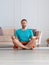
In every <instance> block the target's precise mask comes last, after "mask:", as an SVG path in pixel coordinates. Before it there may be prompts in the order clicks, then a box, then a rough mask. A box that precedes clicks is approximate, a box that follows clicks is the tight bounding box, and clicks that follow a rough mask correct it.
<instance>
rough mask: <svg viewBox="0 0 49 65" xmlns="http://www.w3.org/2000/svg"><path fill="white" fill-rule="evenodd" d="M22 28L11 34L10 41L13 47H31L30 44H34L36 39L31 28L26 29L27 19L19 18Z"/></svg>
mask: <svg viewBox="0 0 49 65" xmlns="http://www.w3.org/2000/svg"><path fill="white" fill-rule="evenodd" d="M21 25H22V29H18V30H16V31H15V34H14V36H12V41H13V44H14V48H15V47H16V46H17V47H18V49H32V46H35V45H36V41H35V40H36V39H37V38H38V37H35V36H34V34H33V31H32V30H31V29H27V20H26V19H22V20H21Z"/></svg>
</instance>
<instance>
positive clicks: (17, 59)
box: [0, 47, 49, 65]
mask: <svg viewBox="0 0 49 65" xmlns="http://www.w3.org/2000/svg"><path fill="white" fill-rule="evenodd" d="M0 64H1V65H49V47H38V48H35V49H33V50H14V49H12V48H0Z"/></svg>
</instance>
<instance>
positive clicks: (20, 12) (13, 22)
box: [0, 0, 49, 45]
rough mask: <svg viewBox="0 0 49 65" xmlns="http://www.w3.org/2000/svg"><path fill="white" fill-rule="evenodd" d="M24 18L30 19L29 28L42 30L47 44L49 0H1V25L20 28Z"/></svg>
mask: <svg viewBox="0 0 49 65" xmlns="http://www.w3.org/2000/svg"><path fill="white" fill-rule="evenodd" d="M22 18H26V19H27V20H28V28H37V29H38V30H41V31H42V33H43V35H42V44H44V45H45V44H46V41H45V40H46V38H47V37H49V25H48V24H49V0H0V26H2V27H3V28H7V27H13V28H14V27H15V28H16V29H18V28H20V27H21V24H20V21H21V19H22Z"/></svg>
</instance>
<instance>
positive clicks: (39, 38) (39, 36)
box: [36, 31, 42, 44]
mask: <svg viewBox="0 0 49 65" xmlns="http://www.w3.org/2000/svg"><path fill="white" fill-rule="evenodd" d="M36 36H38V43H39V44H40V42H41V37H42V32H41V31H36Z"/></svg>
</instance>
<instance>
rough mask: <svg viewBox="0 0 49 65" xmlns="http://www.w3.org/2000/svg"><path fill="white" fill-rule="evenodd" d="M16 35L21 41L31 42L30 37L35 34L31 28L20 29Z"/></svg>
mask: <svg viewBox="0 0 49 65" xmlns="http://www.w3.org/2000/svg"><path fill="white" fill-rule="evenodd" d="M14 35H15V37H17V38H18V39H19V41H20V42H29V41H30V39H31V38H32V37H33V36H34V34H33V31H32V30H31V29H26V30H24V31H23V30H22V29H18V30H16V31H15V34H14Z"/></svg>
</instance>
